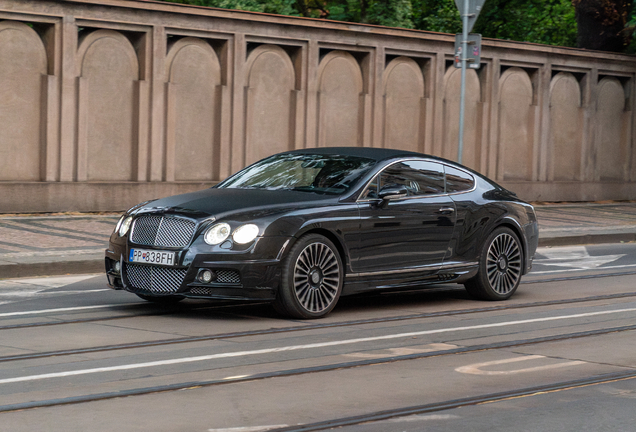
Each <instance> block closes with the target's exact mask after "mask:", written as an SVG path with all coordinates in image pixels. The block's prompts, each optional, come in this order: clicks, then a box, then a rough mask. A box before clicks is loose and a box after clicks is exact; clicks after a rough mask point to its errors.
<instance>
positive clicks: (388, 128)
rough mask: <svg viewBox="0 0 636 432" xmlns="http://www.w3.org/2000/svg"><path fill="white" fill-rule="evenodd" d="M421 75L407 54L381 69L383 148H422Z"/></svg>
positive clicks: (422, 81) (422, 96)
mask: <svg viewBox="0 0 636 432" xmlns="http://www.w3.org/2000/svg"><path fill="white" fill-rule="evenodd" d="M423 98H424V76H423V75H422V69H421V68H420V66H419V65H418V64H417V63H416V62H415V61H414V60H413V59H410V58H408V57H398V58H396V59H394V60H392V61H391V62H390V63H389V64H388V66H387V67H386V70H385V72H384V147H387V148H395V149H403V150H410V151H421V150H422V149H423V147H424V142H423V141H424V134H423V126H424V104H423Z"/></svg>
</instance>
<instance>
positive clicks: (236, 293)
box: [105, 237, 291, 301]
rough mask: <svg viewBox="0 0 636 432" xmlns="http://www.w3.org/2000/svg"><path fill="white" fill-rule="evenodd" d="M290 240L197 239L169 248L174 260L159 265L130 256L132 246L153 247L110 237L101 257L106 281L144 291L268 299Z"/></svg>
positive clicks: (226, 297) (133, 290) (271, 297)
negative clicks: (238, 242)
mask: <svg viewBox="0 0 636 432" xmlns="http://www.w3.org/2000/svg"><path fill="white" fill-rule="evenodd" d="M121 240H124V239H121ZM290 240H291V239H290V238H284V237H259V238H258V239H257V240H255V241H254V242H253V243H252V244H251V245H249V246H246V247H238V248H228V247H227V245H226V246H225V248H221V247H220V246H215V247H212V246H209V245H206V244H204V243H202V242H198V243H197V242H195V243H194V244H192V245H190V246H189V247H188V248H185V249H178V250H177V249H173V250H174V251H175V252H176V253H177V260H176V261H177V262H176V264H177V265H175V266H161V265H152V264H141V263H132V262H129V260H128V257H129V256H130V249H131V248H134V247H142V248H144V249H155V248H149V247H148V246H141V245H140V246H137V245H134V244H128V243H125V242H123V241H121V242H116V241H115V242H113V241H112V238H111V242H110V244H109V248H108V249H107V250H106V257H105V266H106V275H107V277H108V285H109V287H111V288H113V289H123V290H126V291H129V292H132V293H135V294H142V295H146V296H174V295H177V296H182V297H187V298H203V299H224V300H255V301H272V300H274V299H275V298H276V292H277V289H278V286H279V282H280V277H281V260H282V258H283V256H284V251H285V249H286V247H287V245H288V244H289V243H290ZM156 249H157V250H159V249H162V250H165V249H166V248H156ZM116 263H119V266H117V265H116ZM117 267H119V271H117ZM204 269H208V270H211V271H212V272H213V274H214V278H213V280H212V281H210V282H209V283H204V282H202V281H201V280H199V278H198V277H197V276H198V275H199V273H200V272H201V271H202V270H204Z"/></svg>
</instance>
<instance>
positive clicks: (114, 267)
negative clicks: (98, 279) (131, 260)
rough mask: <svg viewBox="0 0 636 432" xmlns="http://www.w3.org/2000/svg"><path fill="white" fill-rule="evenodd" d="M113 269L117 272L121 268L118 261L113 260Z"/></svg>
mask: <svg viewBox="0 0 636 432" xmlns="http://www.w3.org/2000/svg"><path fill="white" fill-rule="evenodd" d="M113 270H115V272H117V273H119V271H120V270H121V264H120V263H119V261H115V265H113Z"/></svg>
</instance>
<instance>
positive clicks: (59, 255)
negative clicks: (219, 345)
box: [0, 203, 636, 279]
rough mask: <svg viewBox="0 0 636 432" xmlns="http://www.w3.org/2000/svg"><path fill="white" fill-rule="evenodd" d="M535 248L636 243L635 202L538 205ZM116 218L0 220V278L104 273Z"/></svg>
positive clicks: (7, 217) (82, 216)
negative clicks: (106, 255) (537, 246)
mask: <svg viewBox="0 0 636 432" xmlns="http://www.w3.org/2000/svg"><path fill="white" fill-rule="evenodd" d="M535 209H536V211H537V216H538V219H539V245H540V246H561V245H575V244H589V243H618V242H629V241H636V203H609V204H596V203H581V204H537V205H535ZM119 216H120V214H117V213H109V214H104V213H102V214H78V215H72V214H70V215H67V214H61V215H43V216H20V215H17V216H16V215H4V216H3V215H0V279H7V278H17V277H32V276H49V275H61V274H69V273H70V274H81V273H98V272H102V271H104V249H106V246H107V244H108V238H109V237H110V234H111V232H112V230H113V228H114V227H115V224H116V223H117V220H118V219H119Z"/></svg>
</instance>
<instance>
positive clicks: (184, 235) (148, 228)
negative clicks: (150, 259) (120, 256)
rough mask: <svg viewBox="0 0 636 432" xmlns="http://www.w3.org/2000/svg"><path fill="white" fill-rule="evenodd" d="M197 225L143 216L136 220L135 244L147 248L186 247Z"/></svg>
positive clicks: (171, 219)
mask: <svg viewBox="0 0 636 432" xmlns="http://www.w3.org/2000/svg"><path fill="white" fill-rule="evenodd" d="M195 228H196V223H194V222H193V221H191V220H188V219H182V218H177V217H170V216H165V217H164V216H141V217H138V218H137V219H135V223H134V224H133V227H132V232H131V237H130V239H131V240H132V242H133V243H137V244H141V245H147V246H163V247H185V246H187V245H188V244H189V243H190V240H191V239H192V235H193V234H194V229H195Z"/></svg>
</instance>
